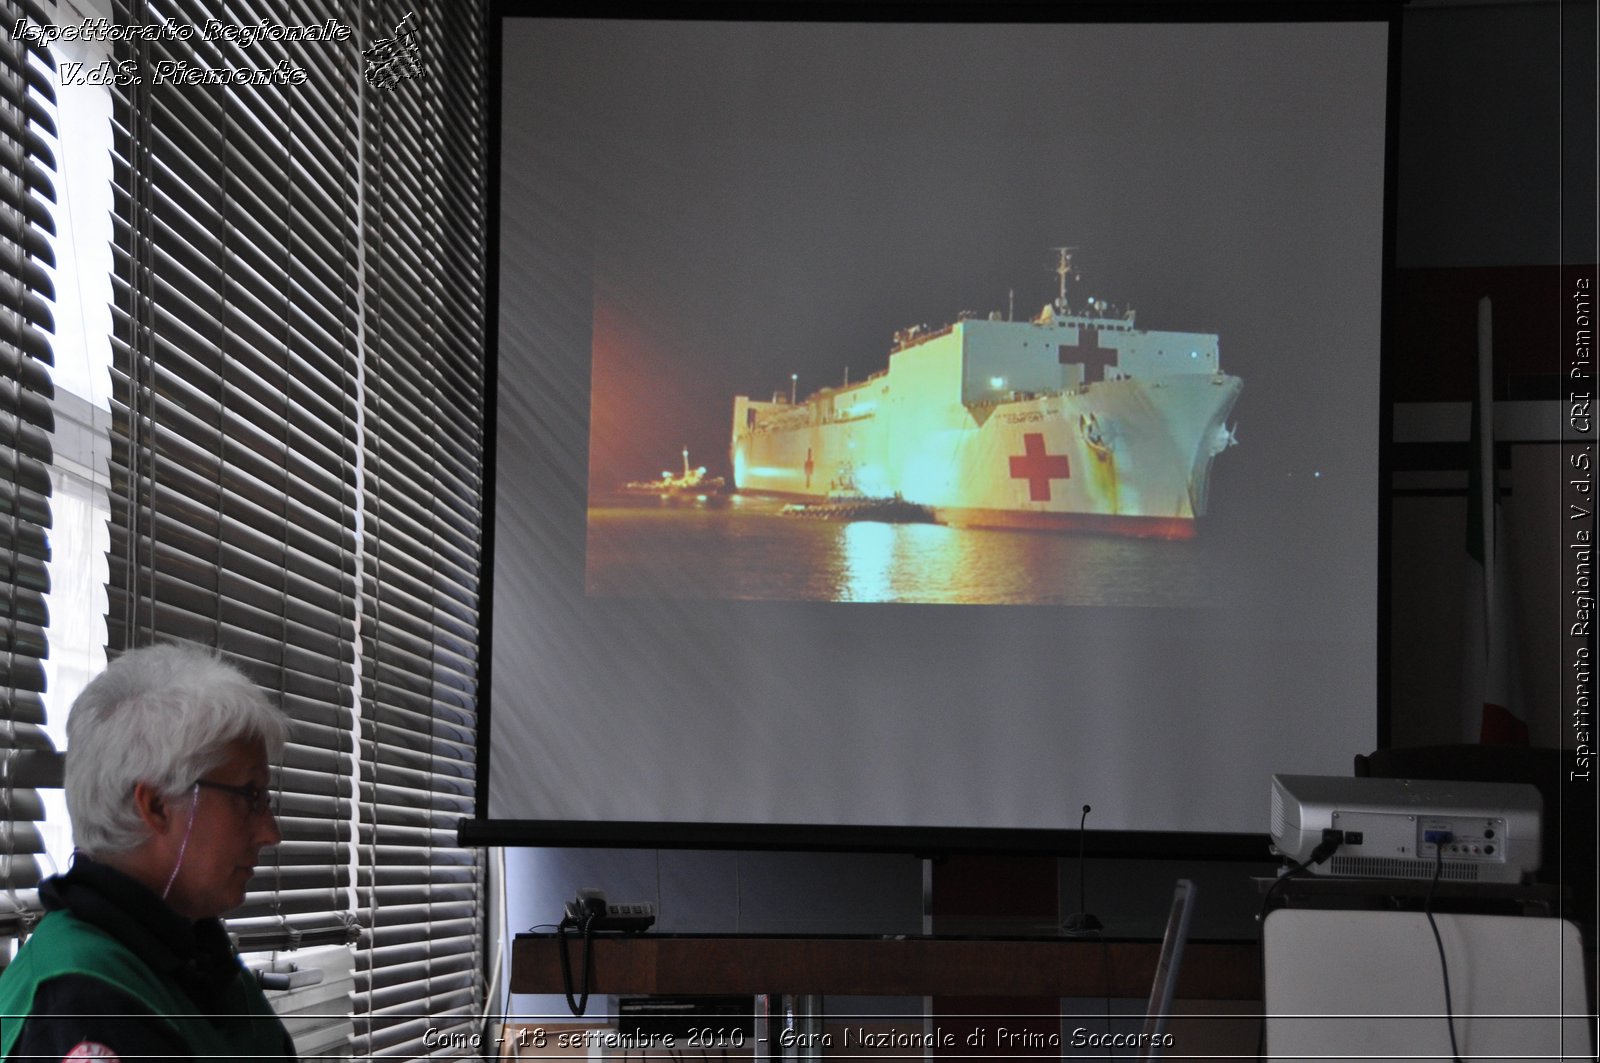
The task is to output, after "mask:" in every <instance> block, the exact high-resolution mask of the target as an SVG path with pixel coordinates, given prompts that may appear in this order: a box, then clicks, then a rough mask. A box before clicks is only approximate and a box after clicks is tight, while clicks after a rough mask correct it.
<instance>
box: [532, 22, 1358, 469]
mask: <svg viewBox="0 0 1600 1063" xmlns="http://www.w3.org/2000/svg"><path fill="white" fill-rule="evenodd" d="M1336 29H1337V32H1336V33H1335V34H1334V35H1332V36H1330V35H1329V33H1328V30H1329V27H1328V26H1325V25H1316V24H1307V25H1290V26H1239V25H1228V26H1206V25H1184V26H1179V27H1162V26H1155V25H1151V26H1131V27H1130V26H1112V25H1090V26H1077V27H1073V26H1062V25H1015V26H972V25H936V24H925V25H893V26H885V25H867V24H848V25H839V24H821V23H819V24H790V23H763V24H730V23H717V22H697V23H677V22H670V21H662V22H626V21H622V22H613V21H585V20H576V21H562V20H539V19H529V20H508V21H507V24H506V32H505V43H504V52H505V72H504V82H503V84H504V101H505V103H504V106H505V120H504V140H503V144H502V194H503V197H504V198H503V206H502V210H503V225H505V226H508V227H514V228H517V229H518V231H519V233H520V234H521V236H520V237H519V240H522V239H525V240H526V241H527V243H526V244H523V243H520V242H519V240H509V241H507V243H506V244H505V245H504V249H505V252H506V254H508V255H511V254H513V253H514V252H513V251H512V250H511V249H512V248H513V247H518V246H534V247H545V246H548V247H550V248H553V249H554V250H553V251H552V252H551V255H552V256H553V258H552V261H554V262H556V263H557V265H556V267H555V268H557V269H559V270H562V271H563V272H564V273H566V274H567V275H568V276H567V279H568V280H571V278H572V276H580V277H586V278H588V279H590V280H592V293H593V332H592V337H589V336H585V337H582V338H581V339H580V338H577V337H574V339H573V341H572V342H574V343H576V344H581V343H584V342H592V355H593V359H594V361H593V378H592V400H593V401H592V405H591V406H590V411H591V415H592V422H591V429H592V435H591V439H590V446H589V455H588V462H589V466H588V467H589V477H588V479H589V483H590V485H591V487H600V488H604V487H609V486H612V485H614V484H615V483H617V482H619V481H621V480H623V479H630V478H637V477H641V476H647V475H654V474H655V473H656V472H657V471H659V470H660V469H662V468H666V467H669V466H673V465H675V464H676V462H677V455H678V451H679V448H680V447H681V446H682V445H684V444H687V445H688V446H689V448H690V451H691V456H692V457H693V458H694V460H695V463H696V464H700V463H704V464H707V465H709V466H711V467H712V469H713V470H714V471H717V472H722V471H725V469H726V464H727V441H728V435H729V420H730V417H731V406H732V399H733V396H734V395H735V394H750V395H755V396H760V397H766V396H767V395H769V394H770V393H771V392H773V391H775V390H787V389H788V386H789V375H790V373H797V374H798V375H799V388H800V392H801V393H802V394H804V393H805V392H806V391H808V390H811V389H814V388H816V387H819V386H823V385H826V384H837V383H839V382H841V381H842V379H843V377H844V374H845V372H846V369H847V368H848V371H849V374H850V378H851V379H852V380H855V379H860V378H861V377H862V376H864V375H866V374H868V373H871V372H875V371H877V370H879V369H882V368H883V367H884V366H885V365H886V360H887V350H888V345H889V340H890V336H891V334H892V332H893V331H894V329H896V328H899V327H901V326H904V325H909V324H913V323H918V322H927V323H930V324H935V325H938V324H942V323H945V322H947V321H950V320H952V319H954V317H955V315H956V314H957V313H958V312H959V311H961V310H964V309H966V310H973V311H977V312H979V313H987V312H989V311H991V310H1000V311H1004V310H1005V308H1006V302H1007V292H1008V289H1015V293H1016V310H1017V314H1018V316H1019V317H1020V316H1024V315H1028V314H1031V313H1034V312H1036V311H1037V310H1038V308H1039V307H1040V306H1041V305H1043V304H1044V302H1046V301H1047V300H1048V299H1049V298H1050V297H1051V296H1052V295H1053V293H1054V286H1055V277H1054V275H1053V272H1052V269H1053V266H1054V255H1053V253H1052V252H1051V251H1050V250H1049V249H1050V248H1051V247H1053V246H1055V245H1059V244H1064V243H1065V244H1073V245H1076V246H1078V247H1079V248H1081V249H1082V250H1081V251H1080V253H1079V255H1078V257H1077V262H1078V264H1079V265H1080V266H1081V267H1082V269H1083V271H1084V276H1085V281H1086V284H1087V287H1088V291H1086V292H1080V293H1079V294H1095V295H1098V296H1101V297H1103V298H1107V299H1110V300H1111V301H1113V302H1116V303H1120V304H1123V305H1131V306H1134V307H1136V308H1137V309H1138V310H1139V314H1140V318H1139V323H1140V324H1141V325H1142V326H1144V327H1148V328H1170V329H1175V330H1192V331H1205V332H1215V333H1217V334H1218V335H1219V336H1220V338H1221V340H1220V342H1221V351H1222V364H1223V367H1224V368H1225V369H1226V370H1227V371H1229V372H1232V373H1234V374H1237V375H1239V376H1241V377H1242V378H1243V379H1244V381H1245V391H1244V397H1243V398H1242V399H1241V401H1240V405H1239V407H1238V408H1237V410H1236V417H1237V420H1238V423H1239V439H1240V442H1241V444H1242V445H1241V447H1239V448H1237V449H1235V450H1234V451H1233V452H1231V453H1230V454H1229V455H1227V456H1226V457H1225V459H1224V460H1223V461H1220V462H1219V465H1218V475H1219V477H1222V478H1225V479H1228V478H1231V479H1234V480H1236V481H1237V480H1240V479H1245V480H1248V481H1250V482H1251V483H1253V484H1256V485H1257V486H1258V487H1259V488H1260V490H1259V491H1256V492H1253V496H1254V497H1259V498H1262V499H1265V498H1266V496H1267V495H1268V494H1270V484H1271V481H1272V479H1273V478H1274V477H1280V476H1289V475H1304V474H1308V473H1310V472H1312V471H1314V470H1322V471H1324V472H1325V473H1328V474H1330V475H1332V476H1335V477H1337V476H1339V475H1342V474H1346V473H1348V474H1350V475H1351V476H1355V475H1357V474H1358V473H1360V472H1361V471H1362V470H1363V469H1364V468H1365V469H1366V472H1368V473H1369V474H1370V468H1367V466H1370V462H1371V454H1372V449H1373V448H1374V447H1375V445H1376V386H1377V377H1376V367H1377V353H1378V352H1377V345H1378V309H1379V282H1380V256H1381V209H1382V157H1383V146H1384V135H1383V107H1384V94H1383V78H1384V51H1383V47H1382V46H1381V43H1379V42H1381V41H1382V40H1383V39H1384V37H1383V34H1384V30H1383V28H1382V27H1381V26H1373V27H1353V26H1344V27H1337V28H1336ZM527 277H528V274H527V273H526V272H525V271H523V270H522V269H520V267H519V263H517V262H515V261H512V260H510V259H507V260H504V261H503V264H502V277H501V283H502V294H501V299H502V303H503V304H505V303H507V302H511V303H515V302H516V301H518V300H519V299H521V298H522V297H523V294H524V293H523V290H522V289H520V288H519V287H518V286H519V285H520V284H525V283H527ZM582 287H583V285H582V284H581V283H580V284H579V285H578V286H577V288H576V289H575V290H579V289H581V288H582ZM568 353H570V354H571V355H572V356H573V357H574V359H575V362H574V364H577V363H576V359H578V358H587V357H588V356H589V354H590V353H591V352H590V351H575V352H568ZM566 398H570V400H571V401H572V402H582V401H584V398H585V396H581V395H577V394H573V395H571V396H567V397H564V398H563V400H562V401H565V399H566ZM548 401H556V400H555V399H553V398H550V399H548ZM1352 429H1354V430H1352ZM1230 466H1231V468H1230ZM1221 482H1224V481H1219V486H1218V487H1217V489H1216V490H1217V491H1219V492H1220V491H1222V490H1223V488H1222V487H1221V486H1220V483H1221ZM1371 486H1372V485H1371V483H1370V482H1365V483H1362V484H1361V485H1359V489H1360V491H1361V492H1362V493H1363V495H1365V494H1366V493H1367V492H1370V490H1371ZM1215 497H1217V498H1219V499H1221V498H1223V497H1225V496H1223V495H1221V494H1217V495H1216V496H1215Z"/></svg>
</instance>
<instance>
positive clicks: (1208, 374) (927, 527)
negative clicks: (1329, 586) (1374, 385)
mask: <svg viewBox="0 0 1600 1063" xmlns="http://www.w3.org/2000/svg"><path fill="white" fill-rule="evenodd" d="M1055 253H1056V256H1057V263H1056V275H1057V282H1058V283H1057V289H1056V293H1055V297H1054V298H1053V299H1052V300H1051V301H1050V302H1049V303H1047V304H1046V305H1045V306H1044V307H1043V309H1041V310H1040V311H1039V312H1038V313H1037V314H1036V315H1033V316H1031V317H1028V318H1024V319H1021V320H1019V319H1016V318H1014V317H1012V316H1011V315H1010V313H1009V311H1008V312H1007V313H1006V314H1002V313H1000V312H994V313H990V314H989V315H987V316H984V317H979V316H977V315H973V314H963V315H962V316H961V317H960V318H959V319H958V320H956V321H954V322H952V323H950V324H946V325H943V326H942V327H933V328H930V327H928V326H923V325H916V326H911V327H909V328H905V329H902V330H899V331H897V332H896V333H895V335H894V341H893V346H892V347H891V349H890V351H889V353H888V357H887V363H888V364H887V367H886V368H881V369H878V370H877V371H875V372H872V373H870V374H869V375H866V376H865V377H864V378H863V379H859V380H857V381H855V382H854V383H851V382H849V381H848V380H845V381H842V382H841V383H840V384H839V385H837V386H829V387H822V388H819V389H817V390H815V391H812V392H810V393H809V394H806V395H804V396H802V395H801V394H800V392H799V390H798V383H799V374H798V373H796V374H791V376H790V388H789V391H788V392H786V393H785V392H783V391H781V390H780V391H778V392H776V393H774V394H772V395H771V396H770V398H765V397H751V396H747V395H737V396H735V397H734V398H733V400H732V404H731V405H732V424H731V436H730V439H731V442H730V445H729V448H728V458H727V463H728V467H729V472H728V474H727V475H715V474H712V473H711V472H710V471H709V469H708V467H707V466H705V465H699V466H695V465H692V464H691V463H690V459H689V450H688V448H687V447H684V448H683V455H682V456H683V464H682V467H681V469H679V470H670V469H668V470H663V471H662V472H661V474H660V476H659V477H655V478H652V479H646V480H631V481H628V482H626V483H624V484H622V485H621V486H620V487H618V488H616V489H614V490H613V491H607V490H605V488H604V487H603V485H602V486H599V488H598V490H593V491H592V493H591V495H590V499H589V509H588V518H589V544H588V546H589V548H588V555H587V556H588V572H589V588H590V592H591V593H597V594H629V593H641V592H645V591H652V590H654V591H659V590H663V589H669V590H672V591H675V592H677V593H691V594H693V593H709V594H714V595H719V596H726V597H731V598H746V597H754V598H759V597H774V598H808V597H814V598H821V599H823V600H829V601H913V602H939V601H947V602H961V603H978V604H982V603H1000V602H1010V603H1017V602H1024V603H1056V602H1070V603H1075V604H1102V603H1108V602H1109V603H1114V604H1200V603H1203V602H1204V601H1205V600H1206V598H1207V595H1206V593H1205V589H1206V586H1207V584H1206V583H1205V581H1204V580H1203V578H1202V577H1203V576H1204V574H1205V573H1207V572H1208V571H1210V570H1209V568H1208V567H1207V566H1205V565H1204V564H1197V561H1198V560H1201V559H1202V555H1200V554H1199V553H1197V552H1195V551H1192V550H1191V551H1182V550H1178V549H1176V548H1174V547H1166V546H1156V547H1148V546H1144V547H1142V546H1139V545H1136V544H1134V543H1130V542H1129V541H1128V540H1162V541H1181V540H1190V539H1193V538H1194V537H1195V535H1196V526H1197V522H1198V521H1199V519H1200V518H1201V517H1202V516H1203V514H1204V512H1205V504H1206V496H1207V486H1208V483H1209V480H1210V472H1211V464H1212V461H1213V459H1214V458H1216V457H1217V456H1218V455H1219V454H1221V453H1222V452H1223V451H1225V450H1227V449H1228V448H1229V447H1230V446H1232V445H1233V444H1234V442H1235V436H1234V432H1233V430H1232V428H1231V427H1229V425H1228V423H1227V418H1228V415H1229V412H1230V411H1231V410H1232V409H1233V406H1234V403H1235V401H1236V400H1237V398H1238V396H1239V393H1240V389H1241V381H1240V380H1239V378H1238V377H1236V376H1231V375H1229V374H1227V373H1225V372H1224V371H1223V369H1222V368H1221V366H1220V365H1219V361H1218V342H1217V337H1216V336H1214V335H1206V334H1203V333H1185V332H1172V331H1149V330H1146V329H1142V328H1139V327H1137V324H1136V315H1135V311H1133V310H1131V309H1128V310H1124V309H1122V308H1120V307H1115V306H1112V305H1111V304H1109V303H1108V302H1107V301H1106V300H1104V299H1096V298H1095V297H1093V296H1088V295H1085V296H1081V297H1079V298H1077V299H1074V295H1075V294H1076V292H1077V291H1078V290H1081V284H1082V278H1081V275H1080V274H1079V273H1078V271H1077V270H1076V269H1075V268H1074V264H1073V253H1074V252H1073V249H1071V248H1067V247H1061V248H1056V249H1055ZM599 361H602V359H600V358H597V362H599ZM596 401H597V402H603V401H614V400H613V398H612V396H610V395H609V394H608V393H607V392H606V391H605V390H603V389H597V391H596ZM594 449H596V450H604V449H607V448H606V447H605V445H604V442H603V441H597V445H596V446H595V448H594ZM980 533H981V534H980ZM1039 534H1046V535H1056V536H1065V537H1067V538H1060V539H1056V540H1055V541H1046V542H1039V541H1036V540H1035V538H1034V537H1035V536H1037V535H1039ZM1106 540H1110V541H1106ZM1152 577H1155V578H1154V579H1153V578H1152Z"/></svg>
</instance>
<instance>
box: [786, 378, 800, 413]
mask: <svg viewBox="0 0 1600 1063" xmlns="http://www.w3.org/2000/svg"><path fill="white" fill-rule="evenodd" d="M799 383H800V374H799V373H790V374H789V405H790V406H793V405H794V389H795V387H796V385H798V384H799Z"/></svg>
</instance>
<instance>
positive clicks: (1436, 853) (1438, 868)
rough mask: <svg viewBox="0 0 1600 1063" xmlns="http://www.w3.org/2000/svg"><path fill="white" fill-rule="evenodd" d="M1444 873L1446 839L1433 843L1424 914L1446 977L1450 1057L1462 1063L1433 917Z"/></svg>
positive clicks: (1447, 982)
mask: <svg viewBox="0 0 1600 1063" xmlns="http://www.w3.org/2000/svg"><path fill="white" fill-rule="evenodd" d="M1443 873H1444V841H1443V840H1439V841H1435V842H1434V843H1433V880H1432V881H1430V882H1429V883H1428V895H1427V897H1425V898H1424V899H1423V901H1422V914H1423V915H1425V916H1427V917H1428V925H1429V926H1430V927H1432V928H1433V943H1434V944H1435V945H1437V946H1438V947H1439V973H1440V974H1441V975H1442V976H1443V977H1444V1021H1445V1025H1446V1026H1447V1027H1448V1028H1449V1030H1450V1058H1451V1059H1453V1060H1455V1063H1461V1049H1460V1048H1458V1047H1456V1013H1455V1006H1454V1005H1453V1004H1452V1003H1451V1001H1450V965H1449V963H1448V962H1446V961H1445V958H1444V939H1443V938H1441V937H1440V936H1439V924H1438V923H1437V922H1435V921H1434V918H1433V891H1434V888H1435V887H1437V886H1438V885H1439V876H1440V875H1442V874H1443Z"/></svg>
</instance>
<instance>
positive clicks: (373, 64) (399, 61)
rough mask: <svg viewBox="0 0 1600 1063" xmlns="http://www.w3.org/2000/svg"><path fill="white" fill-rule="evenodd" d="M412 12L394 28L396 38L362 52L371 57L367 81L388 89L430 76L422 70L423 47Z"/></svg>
mask: <svg viewBox="0 0 1600 1063" xmlns="http://www.w3.org/2000/svg"><path fill="white" fill-rule="evenodd" d="M411 14H412V13H411V12H409V11H408V12H406V17H405V18H403V19H401V20H400V23H399V25H397V26H395V28H394V36H393V37H383V38H380V39H379V40H377V41H375V42H374V43H373V45H372V47H371V48H368V49H366V50H365V51H363V52H362V53H361V54H362V55H364V56H365V57H366V59H367V70H366V75H367V84H369V85H372V86H374V87H375V88H380V89H387V88H391V87H393V85H394V83H395V82H397V81H406V80H409V79H410V78H420V77H426V76H427V75H426V73H425V72H424V71H423V69H422V47H421V43H420V42H419V40H418V37H417V31H416V29H415V28H413V27H412V26H411V25H410V22H411Z"/></svg>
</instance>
